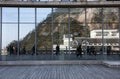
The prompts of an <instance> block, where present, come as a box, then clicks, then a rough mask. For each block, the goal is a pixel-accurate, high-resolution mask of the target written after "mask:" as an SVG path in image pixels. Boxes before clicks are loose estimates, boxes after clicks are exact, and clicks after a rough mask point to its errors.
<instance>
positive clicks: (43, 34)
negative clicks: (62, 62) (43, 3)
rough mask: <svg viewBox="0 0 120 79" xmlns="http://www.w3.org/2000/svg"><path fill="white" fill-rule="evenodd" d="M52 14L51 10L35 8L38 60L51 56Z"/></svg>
mask: <svg viewBox="0 0 120 79" xmlns="http://www.w3.org/2000/svg"><path fill="white" fill-rule="evenodd" d="M51 17H52V14H51V8H37V23H38V24H37V26H36V38H37V39H36V44H37V45H36V49H37V55H40V57H39V58H40V59H42V60H48V59H51V56H52V35H51V34H52V18H51Z"/></svg>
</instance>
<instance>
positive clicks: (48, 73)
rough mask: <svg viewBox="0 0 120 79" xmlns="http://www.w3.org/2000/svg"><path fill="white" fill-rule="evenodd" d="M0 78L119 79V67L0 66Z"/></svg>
mask: <svg viewBox="0 0 120 79" xmlns="http://www.w3.org/2000/svg"><path fill="white" fill-rule="evenodd" d="M0 79H120V69H117V68H108V67H105V66H103V65H42V66H0Z"/></svg>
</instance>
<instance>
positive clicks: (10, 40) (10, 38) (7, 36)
mask: <svg viewBox="0 0 120 79" xmlns="http://www.w3.org/2000/svg"><path fill="white" fill-rule="evenodd" d="M2 26H3V27H2V49H6V50H7V51H8V53H7V54H8V55H16V54H17V45H18V25H17V24H2Z"/></svg>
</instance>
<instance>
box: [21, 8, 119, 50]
mask: <svg viewBox="0 0 120 79" xmlns="http://www.w3.org/2000/svg"><path fill="white" fill-rule="evenodd" d="M86 12H87V15H86V18H87V26H85V9H83V8H82V9H80V8H72V9H71V10H70V20H68V17H69V15H68V9H61V8H60V9H56V10H55V12H54V13H53V17H54V21H53V26H54V27H53V32H54V33H53V34H54V37H53V39H54V41H53V43H54V44H57V43H60V44H62V43H63V41H62V36H63V34H68V22H70V33H71V34H73V38H74V37H85V36H88V37H89V33H90V31H91V30H93V29H101V27H102V11H101V9H98V8H97V9H96V8H88V9H86ZM103 17H104V23H105V24H104V28H105V29H117V28H118V24H117V22H118V13H117V9H115V8H109V9H104V15H103ZM51 20H52V14H49V16H48V17H47V18H46V19H45V20H44V21H42V22H41V23H39V24H38V25H37V28H36V34H37V35H36V36H37V39H36V43H37V48H38V49H39V48H44V47H45V46H46V45H47V47H49V48H51V45H52V35H51V34H52V32H51V30H52V22H51ZM34 35H35V34H34V30H33V31H32V32H30V33H28V34H27V35H26V36H25V37H24V39H23V40H21V41H20V46H21V47H23V46H26V47H27V48H28V49H31V48H32V46H33V45H34V40H35V39H34V37H35V36H34Z"/></svg>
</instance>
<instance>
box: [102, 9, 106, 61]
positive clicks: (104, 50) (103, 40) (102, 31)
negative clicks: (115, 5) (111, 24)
mask: <svg viewBox="0 0 120 79" xmlns="http://www.w3.org/2000/svg"><path fill="white" fill-rule="evenodd" d="M101 15H102V55H101V56H102V57H101V60H104V51H105V50H104V15H103V7H102V9H101Z"/></svg>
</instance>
